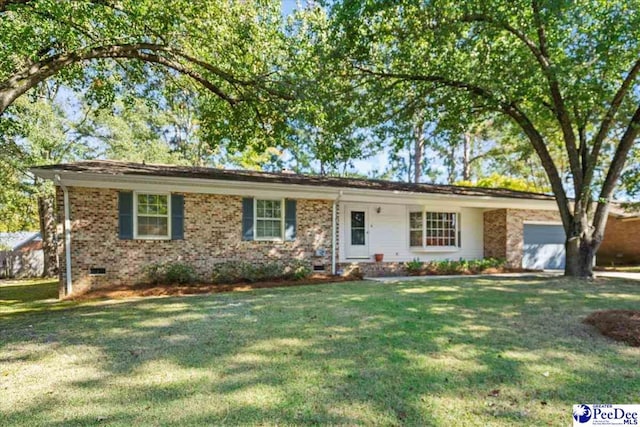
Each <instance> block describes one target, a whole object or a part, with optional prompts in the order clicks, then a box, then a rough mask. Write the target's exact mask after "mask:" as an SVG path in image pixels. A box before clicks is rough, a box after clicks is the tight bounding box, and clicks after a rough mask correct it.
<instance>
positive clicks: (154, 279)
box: [145, 262, 164, 285]
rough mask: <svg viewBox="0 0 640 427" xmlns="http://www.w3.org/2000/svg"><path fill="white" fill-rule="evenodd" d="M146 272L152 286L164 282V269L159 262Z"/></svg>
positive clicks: (150, 266)
mask: <svg viewBox="0 0 640 427" xmlns="http://www.w3.org/2000/svg"><path fill="white" fill-rule="evenodd" d="M145 272H146V274H147V278H148V279H149V283H151V284H154V285H157V284H159V283H161V282H162V281H163V280H164V268H163V265H162V264H160V263H158V262H154V263H153V264H150V265H148V266H146V267H145Z"/></svg>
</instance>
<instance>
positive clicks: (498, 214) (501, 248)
mask: <svg viewBox="0 0 640 427" xmlns="http://www.w3.org/2000/svg"><path fill="white" fill-rule="evenodd" d="M525 221H549V222H558V223H560V213H559V212H557V211H543V210H527V209H497V210H492V211H487V212H485V213H484V256H485V257H487V258H489V257H495V258H506V260H507V266H508V267H512V268H519V267H522V256H523V249H524V242H523V234H524V222H525Z"/></svg>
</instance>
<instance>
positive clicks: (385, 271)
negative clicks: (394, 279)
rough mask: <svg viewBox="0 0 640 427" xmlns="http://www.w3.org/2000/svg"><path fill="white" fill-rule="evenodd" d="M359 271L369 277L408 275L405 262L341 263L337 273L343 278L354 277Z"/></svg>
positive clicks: (338, 265)
mask: <svg viewBox="0 0 640 427" xmlns="http://www.w3.org/2000/svg"><path fill="white" fill-rule="evenodd" d="M358 269H359V270H360V272H361V273H362V274H363V275H364V276H367V277H385V276H406V275H407V269H406V267H405V263H404V262H341V263H338V264H337V272H338V273H339V274H341V275H343V276H349V275H352V274H354V272H355V271H356V270H358Z"/></svg>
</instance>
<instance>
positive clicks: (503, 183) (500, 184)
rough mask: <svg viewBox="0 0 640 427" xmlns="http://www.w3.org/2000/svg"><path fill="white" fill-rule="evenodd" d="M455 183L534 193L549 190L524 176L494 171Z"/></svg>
mask: <svg viewBox="0 0 640 427" xmlns="http://www.w3.org/2000/svg"><path fill="white" fill-rule="evenodd" d="M455 184H456V185H463V186H468V187H483V188H507V189H509V190H516V191H529V192H532V193H541V192H547V191H548V188H544V187H543V188H541V187H538V186H537V185H536V184H534V183H532V182H530V181H528V180H526V179H524V178H517V177H512V176H505V175H500V174H498V173H492V174H491V175H488V176H485V177H483V178H480V179H478V180H477V181H458V182H456V183H455Z"/></svg>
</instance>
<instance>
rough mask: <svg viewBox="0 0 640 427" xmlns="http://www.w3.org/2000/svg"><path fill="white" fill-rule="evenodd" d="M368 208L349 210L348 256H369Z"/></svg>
mask: <svg viewBox="0 0 640 427" xmlns="http://www.w3.org/2000/svg"><path fill="white" fill-rule="evenodd" d="M367 216H368V215H367V209H366V208H350V209H348V210H347V227H346V228H347V230H346V231H347V235H346V236H345V237H346V242H347V258H369V230H368V223H367Z"/></svg>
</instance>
